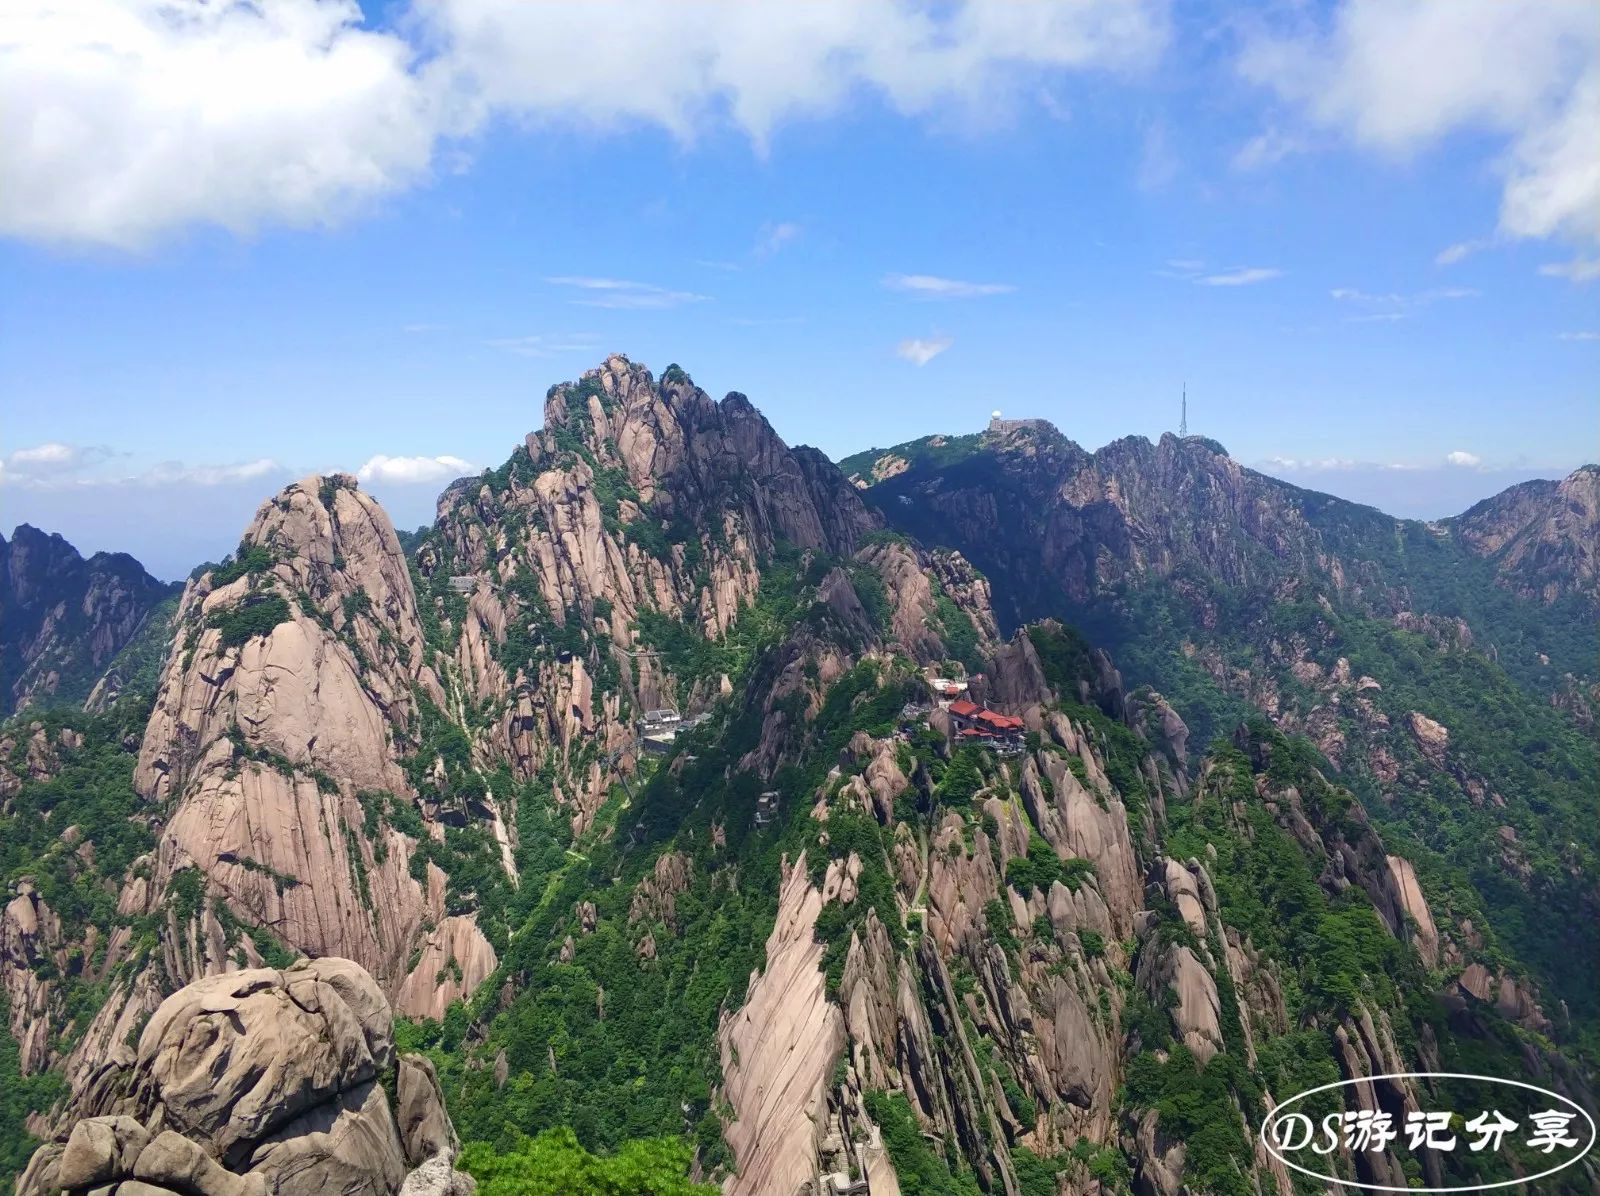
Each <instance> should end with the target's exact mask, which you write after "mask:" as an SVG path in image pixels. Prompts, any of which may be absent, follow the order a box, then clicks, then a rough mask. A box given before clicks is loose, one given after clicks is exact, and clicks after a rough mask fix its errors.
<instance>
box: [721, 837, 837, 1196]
mask: <svg viewBox="0 0 1600 1196" xmlns="http://www.w3.org/2000/svg"><path fill="white" fill-rule="evenodd" d="M839 871H840V870H839V868H838V865H837V863H835V864H834V865H831V866H830V869H829V874H828V878H827V880H826V881H825V882H824V887H823V890H822V891H819V890H817V889H815V888H813V887H812V885H811V882H810V880H809V878H808V876H807V873H806V868H805V857H804V856H802V857H801V858H800V860H799V861H797V862H796V863H795V864H794V866H793V867H791V868H790V869H789V871H788V874H787V876H786V877H785V879H784V882H783V889H782V893H781V895H780V897H779V902H778V921H777V925H775V926H774V927H773V930H772V935H771V937H769V938H768V940H767V966H766V970H765V971H763V972H762V973H761V974H759V975H758V976H752V977H751V985H750V992H749V994H748V996H747V998H746V1000H745V1003H744V1006H743V1007H742V1008H741V1009H740V1010H739V1012H738V1014H736V1015H734V1016H733V1017H731V1018H729V1019H728V1020H727V1021H726V1022H725V1023H724V1024H723V1026H722V1029H721V1032H720V1038H721V1041H722V1074H723V1081H724V1092H725V1095H726V1097H727V1100H728V1103H729V1104H730V1105H732V1107H733V1122H732V1124H731V1125H729V1126H728V1128H727V1131H726V1132H727V1139H728V1145H729V1146H730V1147H732V1148H733V1152H734V1157H735V1158H736V1159H737V1160H738V1173H737V1174H736V1175H735V1176H734V1177H733V1178H732V1179H730V1180H729V1182H728V1186H727V1192H728V1196H756V1194H758V1193H767V1192H785V1193H787V1192H795V1191H798V1190H800V1189H801V1188H803V1187H805V1186H806V1185H808V1184H809V1183H810V1182H811V1179H812V1177H813V1175H814V1173H815V1170H816V1165H815V1159H816V1133H817V1130H816V1125H815V1122H816V1121H817V1119H818V1118H817V1114H818V1112H819V1111H820V1109H821V1108H822V1106H823V1089H824V1085H825V1084H826V1083H827V1079H828V1073H829V1069H830V1068H831V1067H832V1066H833V1061H834V1059H835V1058H836V1057H837V1055H838V1053H839V1050H840V1048H841V1047H842V1046H843V1044H844V1025H843V1019H842V1018H841V1017H840V1014H839V1010H838V1008H837V1006H835V1005H833V1004H832V1003H830V1002H829V1001H828V998H827V992H826V988H825V984H824V979H823V975H822V969H821V967H820V966H819V965H820V964H821V961H822V944H821V943H819V942H817V941H816V939H815V937H814V936H813V934H812V928H813V927H814V926H815V925H816V921H817V915H818V914H819V913H820V912H821V910H822V905H823V901H824V893H826V892H827V891H828V890H829V889H830V888H832V889H835V890H836V889H837V886H838V884H839V880H840V876H839Z"/></svg>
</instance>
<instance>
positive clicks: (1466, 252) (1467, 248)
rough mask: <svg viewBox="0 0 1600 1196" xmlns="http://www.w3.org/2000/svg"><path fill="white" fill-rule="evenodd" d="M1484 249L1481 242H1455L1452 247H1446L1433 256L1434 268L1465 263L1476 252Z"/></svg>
mask: <svg viewBox="0 0 1600 1196" xmlns="http://www.w3.org/2000/svg"><path fill="white" fill-rule="evenodd" d="M1483 247H1484V242H1482V241H1457V242H1456V243H1455V244H1454V245H1447V246H1445V247H1444V248H1443V249H1441V250H1439V252H1438V253H1436V254H1434V255H1433V264H1434V265H1435V266H1453V265H1455V264H1456V263H1457V262H1462V261H1465V260H1466V259H1467V258H1469V257H1471V256H1472V255H1473V254H1475V253H1477V252H1478V250H1480V249H1482V248H1483Z"/></svg>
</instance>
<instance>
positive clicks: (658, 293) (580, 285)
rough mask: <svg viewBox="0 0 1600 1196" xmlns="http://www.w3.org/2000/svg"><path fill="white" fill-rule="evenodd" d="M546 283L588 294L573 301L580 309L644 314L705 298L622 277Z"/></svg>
mask: <svg viewBox="0 0 1600 1196" xmlns="http://www.w3.org/2000/svg"><path fill="white" fill-rule="evenodd" d="M545 281H546V282H548V283H550V284H551V285H552V286H558V287H576V288H577V289H578V290H580V291H585V292H589V295H588V297H587V298H584V299H573V300H572V301H571V302H573V303H575V304H577V305H578V306H579V307H609V308H617V309H621V310H625V311H645V310H653V309H656V308H663V307H681V306H683V305H684V304H685V303H698V302H700V301H701V300H702V299H704V298H705V296H704V295H697V294H695V293H694V292H693V291H671V290H668V289H667V288H666V287H658V286H653V285H651V284H650V283H648V282H629V281H627V280H626V279H622V278H584V277H575V276H570V275H568V276H563V277H559V278H547V279H545Z"/></svg>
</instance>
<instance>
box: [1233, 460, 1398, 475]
mask: <svg viewBox="0 0 1600 1196" xmlns="http://www.w3.org/2000/svg"><path fill="white" fill-rule="evenodd" d="M1259 464H1260V465H1261V467H1262V468H1263V469H1267V470H1269V471H1271V470H1278V471H1282V472H1285V473H1335V472H1350V471H1354V470H1360V469H1417V468H1419V467H1418V466H1415V465H1407V464H1404V463H1403V462H1399V461H1356V460H1353V459H1352V458H1350V457H1322V458H1319V459H1306V458H1296V457H1267V458H1265V459H1263V460H1262V461H1260V462H1259Z"/></svg>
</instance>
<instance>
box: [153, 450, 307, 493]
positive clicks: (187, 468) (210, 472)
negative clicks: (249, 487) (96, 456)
mask: <svg viewBox="0 0 1600 1196" xmlns="http://www.w3.org/2000/svg"><path fill="white" fill-rule="evenodd" d="M286 472H287V469H286V467H285V466H283V465H280V464H279V463H278V462H276V461H274V460H273V459H272V458H270V457H259V458H257V459H256V460H254V461H244V462H240V463H238V464H235V465H185V464H184V463H183V462H182V461H163V462H161V463H160V464H159V465H155V466H152V467H151V468H150V469H148V470H146V471H145V472H144V473H141V474H136V475H134V476H133V477H131V478H127V479H125V480H126V481H129V482H133V483H135V484H137V485H141V486H227V485H232V484H234V483H237V482H253V481H256V480H257V479H258V478H264V477H270V476H271V475H273V474H279V473H286Z"/></svg>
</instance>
